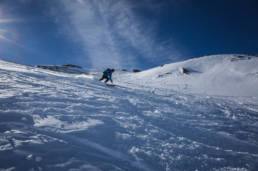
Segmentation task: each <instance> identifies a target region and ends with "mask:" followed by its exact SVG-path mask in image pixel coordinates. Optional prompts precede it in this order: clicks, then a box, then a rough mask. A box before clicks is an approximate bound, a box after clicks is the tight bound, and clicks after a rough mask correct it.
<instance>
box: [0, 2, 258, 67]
mask: <svg viewBox="0 0 258 171" xmlns="http://www.w3.org/2000/svg"><path fill="white" fill-rule="evenodd" d="M257 9H258V2H256V0H214V1H212V0H211V1H207V0H51V1H50V0H0V58H1V59H6V60H10V61H14V62H19V63H24V64H30V65H37V64H45V65H51V64H53V65H59V64H68V63H69V64H77V65H80V66H83V67H86V68H106V67H114V68H127V69H131V68H140V69H147V68H150V67H154V66H158V65H161V64H164V63H170V62H176V61H181V60H185V59H189V58H192V57H199V56H204V55H212V54H228V53H230V54H231V53H241V54H242V53H243V54H258V22H257V18H258V10H257Z"/></svg>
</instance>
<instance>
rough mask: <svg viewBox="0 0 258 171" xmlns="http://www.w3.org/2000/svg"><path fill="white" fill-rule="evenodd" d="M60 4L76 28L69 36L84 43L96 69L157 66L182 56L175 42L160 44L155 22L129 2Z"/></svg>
mask: <svg viewBox="0 0 258 171" xmlns="http://www.w3.org/2000/svg"><path fill="white" fill-rule="evenodd" d="M60 2H61V3H62V4H63V5H64V8H65V11H66V12H67V14H68V15H69V16H68V17H69V21H70V24H71V25H70V26H72V27H73V29H70V33H69V34H71V35H73V36H74V37H73V38H74V39H77V40H80V41H81V42H82V44H83V49H84V51H85V53H86V55H87V57H88V58H89V59H90V61H91V63H92V65H93V67H103V66H113V67H132V66H137V65H138V64H139V63H141V62H147V63H155V62H156V61H158V59H160V58H162V57H163V58H164V56H166V55H168V56H179V52H177V51H176V50H175V48H174V46H173V43H172V42H173V41H169V42H159V41H157V38H156V37H157V35H156V25H155V22H153V23H152V24H150V23H147V22H146V21H145V20H144V19H142V18H140V17H139V16H137V15H136V14H135V13H134V12H133V8H134V7H135V6H134V5H133V4H131V3H129V2H128V1H127V0H109V1H107V0H77V1H74V0H63V1H60ZM166 58H168V57H166ZM138 66H139V65H138Z"/></svg>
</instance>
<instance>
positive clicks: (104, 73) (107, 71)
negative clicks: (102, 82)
mask: <svg viewBox="0 0 258 171" xmlns="http://www.w3.org/2000/svg"><path fill="white" fill-rule="evenodd" d="M103 75H104V76H106V77H108V78H109V79H110V81H111V82H113V80H112V72H111V70H110V69H106V70H105V71H104V72H103Z"/></svg>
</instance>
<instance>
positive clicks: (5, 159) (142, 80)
mask: <svg viewBox="0 0 258 171" xmlns="http://www.w3.org/2000/svg"><path fill="white" fill-rule="evenodd" d="M257 64H258V58H257V57H255V56H246V55H244V56H243V55H218V56H208V57H202V58H197V59H191V60H188V61H185V62H180V63H174V64H166V65H164V66H160V67H157V68H153V69H150V70H146V71H143V72H139V73H129V72H122V71H116V72H115V73H114V75H113V79H114V83H115V84H116V85H117V86H116V87H108V86H106V85H105V84H104V83H102V82H99V81H98V79H99V78H100V77H101V74H102V73H101V72H97V73H94V74H69V73H65V72H57V71H51V70H44V69H41V68H36V67H30V66H25V65H19V64H14V63H10V62H6V61H1V60H0V75H1V77H0V117H1V119H0V131H1V132H0V134H1V136H0V170H19V171H20V170H60V171H64V170H70V171H75V170H93V171H100V170H103V171H106V170H112V171H113V170H117V171H121V170H144V171H145V170H146V171H151V170H153V171H162V170H164V171H169V170H171V171H174V170H214V171H223V170H225V171H228V170H229V171H230V170H232V171H235V170H241V171H242V170H243V171H245V170H257V168H258V138H257V137H258V88H257V87H258V86H257V85H258V68H257V66H258V65H257Z"/></svg>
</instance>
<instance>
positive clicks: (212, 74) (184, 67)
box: [120, 55, 258, 96]
mask: <svg viewBox="0 0 258 171" xmlns="http://www.w3.org/2000/svg"><path fill="white" fill-rule="evenodd" d="M128 77H129V79H130V83H132V84H135V85H136V86H137V87H138V86H139V84H140V85H141V86H142V87H149V88H150V87H151V88H156V89H166V90H167V89H169V90H175V91H180V92H185V93H194V94H197V93H198V94H207V95H224V96H258V56H247V55H215V56H214V55H213V56H206V57H202V58H195V59H191V60H187V61H184V62H179V63H172V64H166V65H163V66H160V67H156V68H154V69H150V70H147V71H144V72H141V73H137V74H134V75H132V76H131V74H129V75H128V76H124V77H123V78H122V80H126V79H127V80H128ZM122 80H120V81H122Z"/></svg>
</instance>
